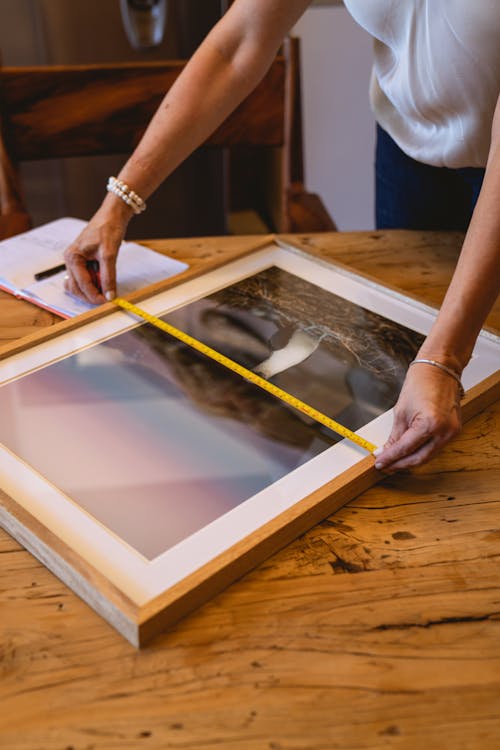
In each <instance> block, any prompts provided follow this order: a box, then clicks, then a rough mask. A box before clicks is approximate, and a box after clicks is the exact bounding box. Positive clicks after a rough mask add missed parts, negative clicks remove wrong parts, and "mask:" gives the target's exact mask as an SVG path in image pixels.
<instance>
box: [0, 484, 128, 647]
mask: <svg viewBox="0 0 500 750" xmlns="http://www.w3.org/2000/svg"><path fill="white" fill-rule="evenodd" d="M0 526H1V527H2V528H4V529H5V531H6V532H7V533H8V534H10V535H11V536H12V537H13V539H15V540H16V541H17V542H19V544H21V545H22V546H23V547H24V548H25V549H27V550H28V552H30V553H31V554H32V555H33V556H34V557H36V558H37V560H39V561H40V562H41V563H42V564H43V565H44V566H45V567H46V568H48V569H49V570H50V571H51V573H53V574H54V575H55V576H56V577H57V578H59V579H60V580H61V581H63V583H65V584H66V585H67V586H68V588H69V589H71V591H73V592H74V593H75V594H76V595H77V596H79V597H80V598H81V599H83V601H84V602H85V603H86V604H88V605H89V607H91V609H93V610H94V611H95V612H97V613H98V614H99V615H101V617H103V618H104V619H105V620H106V621H107V622H108V623H109V624H110V625H112V626H113V627H114V628H115V629H116V630H118V631H119V632H120V633H121V634H122V635H123V636H124V638H126V639H127V640H128V641H129V642H130V643H131V644H132V645H133V646H136V647H137V646H139V630H138V618H139V607H138V606H137V605H136V604H135V603H134V602H133V601H132V600H131V599H129V598H128V597H127V596H126V595H125V594H124V593H123V592H122V591H120V590H119V589H118V588H117V587H116V586H114V584H112V583H111V582H110V581H109V580H108V579H107V578H106V577H105V576H104V575H103V574H102V573H101V572H100V571H99V570H97V569H96V568H95V567H93V566H92V564H91V563H89V562H87V561H86V560H83V559H82V558H81V557H80V555H78V553H77V552H75V551H74V550H73V549H71V548H70V547H69V546H68V545H67V544H66V543H65V542H63V541H62V540H61V539H60V538H59V537H57V536H56V535H55V534H54V533H53V532H52V531H50V530H49V529H48V528H47V527H46V526H45V525H44V524H43V523H41V521H39V520H38V519H36V518H35V517H34V516H33V515H32V514H31V513H29V512H28V511H27V510H25V509H24V508H23V507H21V506H20V505H19V504H18V503H17V502H16V501H15V500H14V499H13V498H11V497H10V496H9V495H7V494H6V493H5V492H4V491H3V490H0Z"/></svg>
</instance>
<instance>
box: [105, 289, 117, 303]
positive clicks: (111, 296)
mask: <svg viewBox="0 0 500 750" xmlns="http://www.w3.org/2000/svg"><path fill="white" fill-rule="evenodd" d="M104 296H105V297H106V299H107V300H108V302H112V301H113V300H114V298H115V297H116V294H115V293H114V292H111V291H109V292H106V294H105V295H104Z"/></svg>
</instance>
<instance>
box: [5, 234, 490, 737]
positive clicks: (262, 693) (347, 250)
mask: <svg viewBox="0 0 500 750" xmlns="http://www.w3.org/2000/svg"><path fill="white" fill-rule="evenodd" d="M248 241H249V240H248V239H245V238H243V239H242V238H234V237H233V238H221V239H215V238H212V239H206V240H176V241H162V242H160V241H157V242H156V243H151V244H155V246H156V247H157V248H158V249H164V250H166V251H167V252H169V253H170V254H171V255H175V256H177V257H182V258H187V259H188V260H189V262H191V263H192V264H197V263H203V262H206V260H207V259H208V258H209V257H210V256H211V255H212V253H214V252H215V253H219V254H224V253H229V254H230V253H231V252H232V251H233V250H235V249H239V250H241V249H242V247H243V245H244V243H245V242H248ZM302 241H304V242H307V243H308V244H309V245H312V246H314V247H316V248H320V249H322V250H323V251H324V252H325V253H326V254H328V255H330V256H331V257H335V258H338V259H339V260H340V261H341V262H343V263H349V264H350V265H352V266H353V267H354V268H357V269H359V270H361V271H363V272H365V273H369V274H371V275H373V276H377V277H378V278H380V279H381V280H382V281H386V282H388V283H391V284H395V285H397V286H399V287H402V288H405V289H406V290H407V291H409V292H412V293H416V294H419V295H420V296H422V297H425V298H426V299H427V300H428V301H430V302H433V303H439V301H440V300H441V298H442V295H443V293H444V290H445V287H446V284H447V282H448V280H449V278H450V275H451V272H452V269H453V265H454V262H455V260H456V257H457V255H458V249H459V246H460V241H461V238H460V236H459V235H441V234H424V233H410V232H386V233H379V232H372V233H352V234H350V233H349V234H336V235H334V234H331V235H317V236H310V237H303V238H302ZM499 317H500V309H499V306H498V305H497V307H496V309H495V310H494V312H493V314H492V315H491V316H490V319H489V323H490V325H495V324H496V325H498V320H499ZM53 320H54V319H53V318H51V316H50V315H49V314H48V313H45V312H43V311H41V310H37V309H36V308H34V307H32V306H31V305H28V304H26V303H22V302H20V301H18V300H15V299H13V298H10V297H8V296H7V295H3V294H0V321H1V327H0V341H2V340H3V341H4V342H8V341H12V340H13V339H14V338H15V337H16V336H20V335H22V334H23V333H24V332H32V331H33V330H35V329H38V328H40V327H42V326H45V325H49V324H50V323H51V322H53ZM499 428H500V407H499V405H498V404H497V405H496V406H493V407H489V408H488V409H486V410H485V411H483V412H482V413H481V414H480V415H478V416H477V417H475V418H474V419H473V420H472V421H471V422H469V423H468V424H467V425H466V426H465V428H464V430H463V431H462V433H461V434H460V435H459V437H458V438H457V439H456V440H455V441H454V442H453V444H452V445H450V446H448V447H447V448H446V449H445V450H444V451H443V452H442V453H441V454H440V455H439V456H438V457H437V458H436V459H434V460H433V461H432V462H431V463H429V464H428V465H426V466H425V467H422V468H420V469H419V470H417V471H416V472H414V473H413V474H411V475H410V474H406V475H400V476H394V477H390V478H387V479H385V480H384V481H383V482H381V483H380V484H379V485H377V486H375V487H373V488H371V489H369V490H367V491H366V492H364V493H363V494H362V495H360V496H359V497H358V498H357V499H355V500H353V501H351V502H350V503H349V504H348V505H347V506H345V507H344V508H343V509H341V510H339V511H337V512H336V513H335V514H334V515H333V516H330V517H329V518H328V519H327V520H326V521H324V522H322V523H320V524H319V525H317V526H316V527H314V528H313V529H312V530H310V531H309V532H307V533H306V534H304V535H303V536H302V537H300V538H299V539H298V540H296V541H295V542H293V543H291V544H290V545H288V546H287V547H286V548H285V549H284V550H282V551H281V552H280V553H278V554H276V555H274V556H273V557H272V558H270V559H269V560H268V561H267V562H266V563H265V564H263V565H261V566H260V567H259V568H258V569H256V570H255V571H254V572H253V573H251V574H249V575H247V576H245V577H244V578H243V579H241V580H240V581H238V582H237V583H235V584H233V585H232V586H231V587H229V588H228V589H227V590H226V591H225V592H223V593H222V594H220V595H218V596H217V597H215V598H214V599H213V600H212V601H211V602H209V603H208V604H206V605H205V606H204V607H202V608H201V609H200V610H198V611H197V612H196V613H194V614H192V615H190V616H189V617H187V618H186V619H184V620H183V621H181V622H180V623H179V624H178V625H177V626H176V627H174V628H172V629H171V630H170V631H168V632H167V633H165V634H164V635H162V636H159V637H157V638H156V639H155V640H154V641H153V642H152V644H151V645H150V646H149V647H147V648H146V649H144V650H143V651H141V652H137V651H135V650H134V649H132V647H130V646H129V645H128V644H127V643H126V642H125V641H123V639H122V638H121V637H120V636H119V635H117V634H116V633H115V632H114V631H113V630H112V629H111V628H110V627H109V626H108V625H106V623H104V622H103V621H102V620H101V619H100V618H99V617H98V616H97V615H95V614H94V613H93V612H92V611H91V610H90V609H89V608H88V607H87V606H86V605H85V604H83V602H81V601H80V600H79V599H78V598H77V597H76V596H75V595H74V594H73V593H72V592H71V591H69V590H68V589H67V588H66V587H65V586H63V585H62V584H61V583H60V582H59V581H58V580H57V579H56V578H55V577H54V576H52V575H51V574H50V573H49V572H48V571H47V570H46V569H45V568H43V567H42V566H41V565H40V564H39V563H38V562H36V560H34V558H32V557H31V556H30V555H29V554H28V553H27V552H25V551H24V550H23V549H22V548H21V547H20V546H19V545H18V544H17V543H16V542H14V541H13V540H12V539H11V538H10V537H9V536H8V535H7V534H5V533H4V532H1V531H0V561H1V565H0V706H1V710H0V747H2V748H3V747H5V748H9V750H10V748H12V750H70V748H72V749H73V750H108V749H109V750H114V749H115V748H126V749H128V748H130V749H134V750H135V749H136V748H155V749H156V748H175V749H176V750H181V748H182V749H184V748H189V749H190V750H198V749H200V750H205V749H206V750H212V749H215V748H227V750H233V748H234V750H257V749H259V750H260V749H261V748H262V749H264V750H330V749H331V750H336V749H342V750H348V749H349V750H358V749H359V750H361V749H363V750H364V749H365V748H370V749H373V750H379V749H380V750H385V749H386V748H398V749H399V748H411V749H412V750H413V749H415V750H420V748H424V749H425V750H427V749H429V750H431V749H433V748H439V749H441V748H445V749H448V748H450V750H451V749H452V748H453V750H476V749H478V748H487V749H488V750H489V749H490V748H491V749H492V750H493V749H496V748H498V747H499V746H500V697H499V696H500V582H499V581H500V579H499V575H498V561H499V555H500V553H499V542H500V457H499V456H500V452H499V442H500V439H499V435H500V429H499Z"/></svg>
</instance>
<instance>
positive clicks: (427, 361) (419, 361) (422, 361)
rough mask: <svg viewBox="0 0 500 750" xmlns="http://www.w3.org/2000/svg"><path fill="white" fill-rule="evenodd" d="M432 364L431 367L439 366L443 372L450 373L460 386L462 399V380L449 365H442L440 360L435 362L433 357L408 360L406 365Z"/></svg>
mask: <svg viewBox="0 0 500 750" xmlns="http://www.w3.org/2000/svg"><path fill="white" fill-rule="evenodd" d="M419 364H422V365H432V366H433V367H439V369H440V370H442V371H443V372H446V373H447V375H450V376H451V377H452V378H453V379H454V380H456V381H457V383H458V385H459V387H460V398H461V399H462V398H463V397H464V396H465V391H464V387H463V385H462V381H461V380H460V375H459V374H458V372H455V370H452V369H451V367H447V366H446V365H443V364H442V363H441V362H436V360H435V359H414V360H413V362H410V364H409V365H408V366H409V367H411V366H412V365H419Z"/></svg>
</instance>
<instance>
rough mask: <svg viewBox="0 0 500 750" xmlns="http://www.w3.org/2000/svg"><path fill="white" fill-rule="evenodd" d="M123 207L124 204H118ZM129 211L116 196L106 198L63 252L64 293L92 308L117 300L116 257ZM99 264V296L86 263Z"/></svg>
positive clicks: (129, 214)
mask: <svg viewBox="0 0 500 750" xmlns="http://www.w3.org/2000/svg"><path fill="white" fill-rule="evenodd" d="M120 204H123V205H120ZM132 216H133V213H132V210H131V209H130V208H129V207H128V206H127V205H126V204H125V203H123V201H121V200H120V199H116V198H115V196H109V195H108V196H107V197H106V198H105V199H104V201H103V203H102V205H101V207H100V208H99V210H98V211H97V213H96V214H94V216H93V217H92V219H91V220H90V221H89V223H88V224H87V226H86V227H85V229H83V230H82V232H81V233H80V234H79V235H78V237H77V238H76V240H75V241H74V242H73V243H72V244H71V245H70V246H69V247H68V248H66V250H65V251H64V262H65V264H66V274H67V277H66V279H65V282H64V286H65V289H66V291H67V292H69V293H70V294H73V295H75V296H76V297H80V298H81V299H83V300H85V301H86V302H90V303H92V304H93V305H101V304H102V303H103V302H106V300H112V299H114V298H115V297H116V258H117V255H118V250H119V249H120V244H121V243H122V241H123V238H124V236H125V231H126V229H127V225H128V222H129V221H130V219H131V217H132ZM89 260H97V261H98V262H99V275H100V281H101V288H102V294H101V293H100V292H99V290H98V289H97V288H96V287H95V286H94V284H93V283H92V278H91V276H90V273H89V271H88V269H87V261H89Z"/></svg>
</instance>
